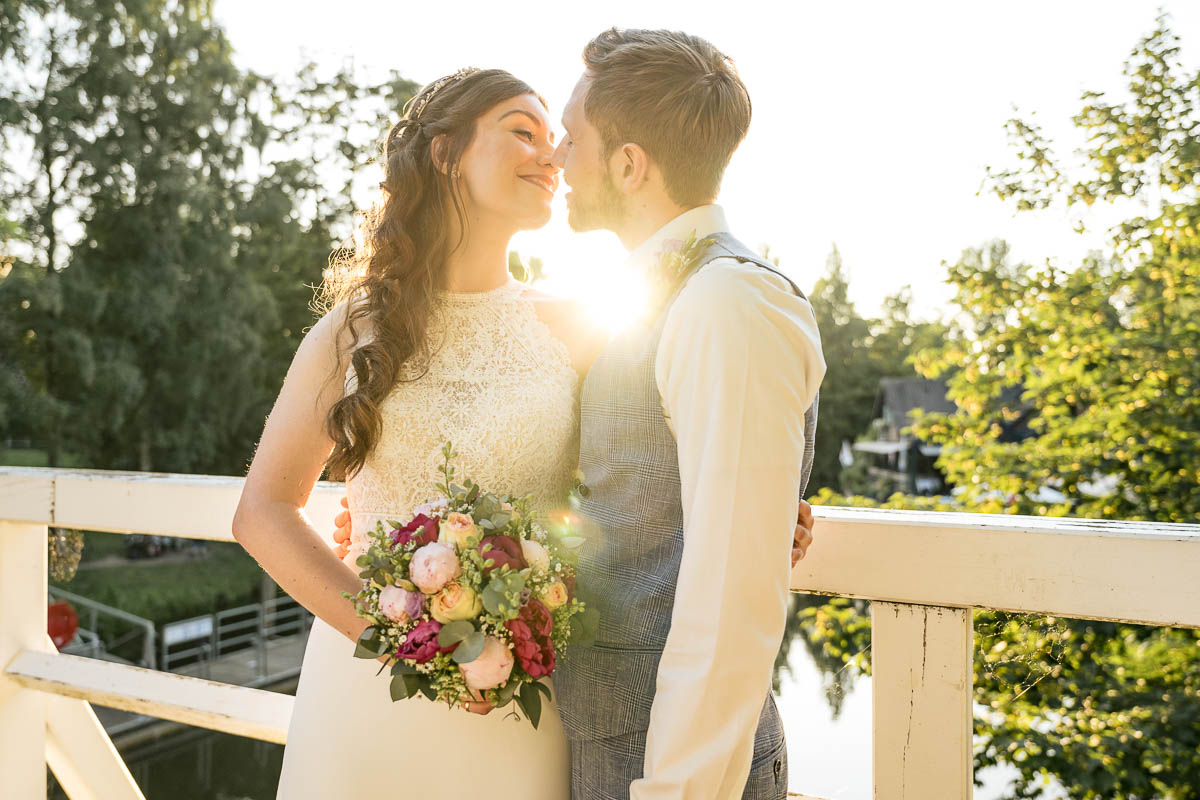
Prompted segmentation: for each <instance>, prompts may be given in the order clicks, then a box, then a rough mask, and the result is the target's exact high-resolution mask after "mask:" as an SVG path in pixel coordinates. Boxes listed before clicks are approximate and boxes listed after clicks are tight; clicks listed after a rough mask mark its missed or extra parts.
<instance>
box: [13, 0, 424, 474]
mask: <svg viewBox="0 0 1200 800" xmlns="http://www.w3.org/2000/svg"><path fill="white" fill-rule="evenodd" d="M4 13H5V15H6V16H5V17H4V19H5V21H7V19H8V16H9V15H13V16H15V17H16V18H17V19H18V20H19V22H20V23H21V25H20V29H19V31H18V32H17V33H15V34H10V32H9V31H8V30H7V29H6V31H5V35H4V36H3V37H0V46H4V47H5V48H6V49H5V50H3V51H0V65H2V66H3V68H4V72H3V73H2V76H3V82H4V85H5V86H6V92H5V93H4V98H5V100H3V101H0V122H2V124H3V127H2V128H0V132H2V138H0V147H2V148H3V151H4V155H5V157H4V158H3V159H0V165H2V166H0V186H2V187H3V189H4V191H5V199H6V201H7V202H6V203H5V205H4V206H3V208H4V210H5V213H4V215H3V217H4V219H5V227H4V228H3V231H4V233H5V235H6V239H5V242H4V252H5V254H6V256H5V259H4V261H5V263H6V264H8V268H7V274H6V276H3V277H0V304H2V308H3V312H4V313H3V314H2V315H0V318H2V319H3V320H4V323H0V324H6V325H8V326H10V327H11V330H12V331H13V333H14V336H12V337H11V338H9V337H6V338H5V341H4V343H3V344H0V356H3V358H4V363H5V367H4V368H0V413H3V415H4V425H5V428H6V429H8V430H10V431H11V430H17V429H29V430H30V432H31V434H32V435H33V436H34V438H38V439H42V440H44V441H46V443H47V446H48V450H49V452H50V464H51V465H56V464H58V463H60V453H61V451H62V450H63V449H64V448H66V449H68V450H70V451H71V452H73V453H77V454H78V455H79V456H80V457H81V458H82V460H83V462H84V463H86V464H88V465H89V466H95V467H107V468H134V469H160V470H176V471H206V472H234V473H236V472H241V471H242V469H244V467H245V465H246V463H247V461H248V459H249V455H250V454H251V453H252V452H253V445H254V442H255V441H256V439H257V436H258V435H259V433H260V432H261V429H262V421H263V419H264V418H265V416H266V413H267V411H268V410H269V408H270V404H271V402H272V400H273V398H274V396H275V395H276V393H277V392H278V389H279V385H280V384H281V382H282V380H283V376H284V373H285V371H286V369H287V365H288V363H290V360H291V357H292V354H293V352H294V350H295V347H296V345H297V343H298V342H299V338H300V335H301V334H302V333H303V331H304V330H305V329H306V328H307V327H308V326H309V325H310V324H312V322H313V321H314V320H315V314H316V312H317V309H315V307H314V303H313V287H314V286H315V285H316V284H317V283H319V281H320V278H321V272H322V269H323V268H324V267H325V266H326V264H327V263H328V258H329V254H330V250H331V249H332V248H333V247H334V246H335V245H337V244H338V243H339V242H347V241H348V240H349V237H350V234H351V231H352V226H353V221H354V219H353V216H354V215H353V203H352V200H351V194H352V190H353V189H354V187H355V185H356V181H361V180H362V173H363V169H364V167H365V166H366V165H368V164H369V163H370V161H371V155H372V150H373V149H374V148H375V147H376V146H377V145H376V143H377V142H378V140H379V138H380V137H381V135H382V133H383V132H384V131H386V129H387V127H388V125H387V120H388V119H389V118H395V117H396V116H398V114H399V111H400V108H401V107H402V106H403V105H404V103H405V102H407V101H408V99H409V98H411V96H412V94H413V92H415V90H416V88H417V87H416V85H415V84H413V83H412V82H411V81H406V80H404V79H402V78H400V77H399V76H398V75H396V74H395V73H391V74H389V75H388V76H387V78H386V80H384V81H383V82H382V83H370V82H364V81H361V80H359V79H358V77H357V74H356V72H355V71H354V68H353V65H352V64H350V65H345V66H343V67H342V68H341V69H340V70H339V71H337V73H336V74H335V75H333V76H332V77H331V78H328V77H324V76H322V75H319V74H318V70H317V69H316V68H315V67H312V66H310V67H306V68H304V69H303V70H301V72H300V74H299V75H298V76H297V78H296V79H295V81H290V82H286V83H276V82H273V81H270V80H267V79H265V78H263V77H261V76H257V75H253V74H245V73H242V72H240V71H239V70H237V69H236V67H235V66H234V65H233V62H232V53H231V50H230V47H229V44H228V42H227V41H226V40H225V38H224V35H223V33H222V32H221V31H220V29H219V28H217V27H216V26H215V25H214V24H213V22H212V19H211V13H210V9H209V4H208V3H207V2H201V1H200V0H156V1H155V2H147V3H139V4H134V5H128V4H125V5H115V6H114V5H111V4H96V3H88V2H83V1H82V0H65V1H63V2H44V3H42V2H27V3H22V4H20V5H19V7H17V8H16V9H15V10H12V9H10V8H9V7H8V6H6V10H5V12H4ZM8 87H11V90H8ZM26 150H27V151H29V152H30V153H33V154H34V155H37V156H39V157H40V158H41V160H40V161H37V160H36V159H35V164H36V166H37V168H36V169H34V170H30V171H29V174H24V173H22V172H20V171H19V170H18V169H17V168H15V167H14V166H13V165H15V164H19V163H20V161H21V160H20V158H17V157H14V154H20V153H21V152H23V151H26ZM68 233H69V234H70V235H69V236H68V235H66V234H68ZM9 365H12V366H9Z"/></svg>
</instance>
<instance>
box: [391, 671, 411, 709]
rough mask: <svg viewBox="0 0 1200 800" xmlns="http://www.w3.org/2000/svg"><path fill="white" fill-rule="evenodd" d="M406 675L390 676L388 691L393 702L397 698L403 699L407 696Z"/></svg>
mask: <svg viewBox="0 0 1200 800" xmlns="http://www.w3.org/2000/svg"><path fill="white" fill-rule="evenodd" d="M407 677H408V676H407V675H397V676H396V677H394V678H392V683H391V686H390V687H389V691H390V693H391V695H392V702H393V703H394V702H396V701H397V700H404V699H406V698H407V697H408V682H407V681H406V680H405V678H407Z"/></svg>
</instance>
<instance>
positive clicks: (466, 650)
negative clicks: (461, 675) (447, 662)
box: [451, 631, 486, 664]
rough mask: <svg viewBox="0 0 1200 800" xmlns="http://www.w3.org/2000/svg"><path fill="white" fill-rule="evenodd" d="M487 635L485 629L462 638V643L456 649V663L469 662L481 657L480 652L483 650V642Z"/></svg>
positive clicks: (453, 656)
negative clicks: (484, 632) (484, 633)
mask: <svg viewBox="0 0 1200 800" xmlns="http://www.w3.org/2000/svg"><path fill="white" fill-rule="evenodd" d="M485 638H486V637H485V636H484V635H483V631H475V632H474V633H472V634H471V635H470V636H468V637H467V638H465V639H463V640H462V643H461V644H459V646H458V647H457V648H456V649H455V651H454V655H452V656H451V658H453V659H454V663H455V664H469V663H471V662H472V661H474V660H475V659H477V658H479V654H480V653H482V652H483V642H484V639H485Z"/></svg>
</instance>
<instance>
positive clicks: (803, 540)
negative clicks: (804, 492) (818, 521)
mask: <svg viewBox="0 0 1200 800" xmlns="http://www.w3.org/2000/svg"><path fill="white" fill-rule="evenodd" d="M812 530H813V513H812V506H810V505H809V504H808V502H807V501H806V500H801V501H800V505H799V506H797V507H796V530H795V532H794V533H793V534H792V566H793V567H794V566H796V564H797V562H799V561H800V559H802V558H804V554H805V553H807V552H808V548H809V547H810V546H811V545H812V541H813V536H812Z"/></svg>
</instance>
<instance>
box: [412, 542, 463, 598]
mask: <svg viewBox="0 0 1200 800" xmlns="http://www.w3.org/2000/svg"><path fill="white" fill-rule="evenodd" d="M461 572H462V565H461V564H459V563H458V556H456V555H455V554H454V546H453V545H449V544H443V543H441V542H430V543H429V544H427V545H423V546H421V547H420V548H418V549H417V552H415V553H413V557H412V561H411V562H410V563H409V565H408V576H409V577H410V578H411V579H412V582H413V583H415V584H416V585H417V588H418V589H420V590H421V591H422V592H424V593H425V594H436V593H437V592H440V591H441V590H442V587H443V586H445V585H446V584H447V583H449V582H450V581H452V580H454V579H455V578H457V577H458V576H459V574H460V573H461Z"/></svg>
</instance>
